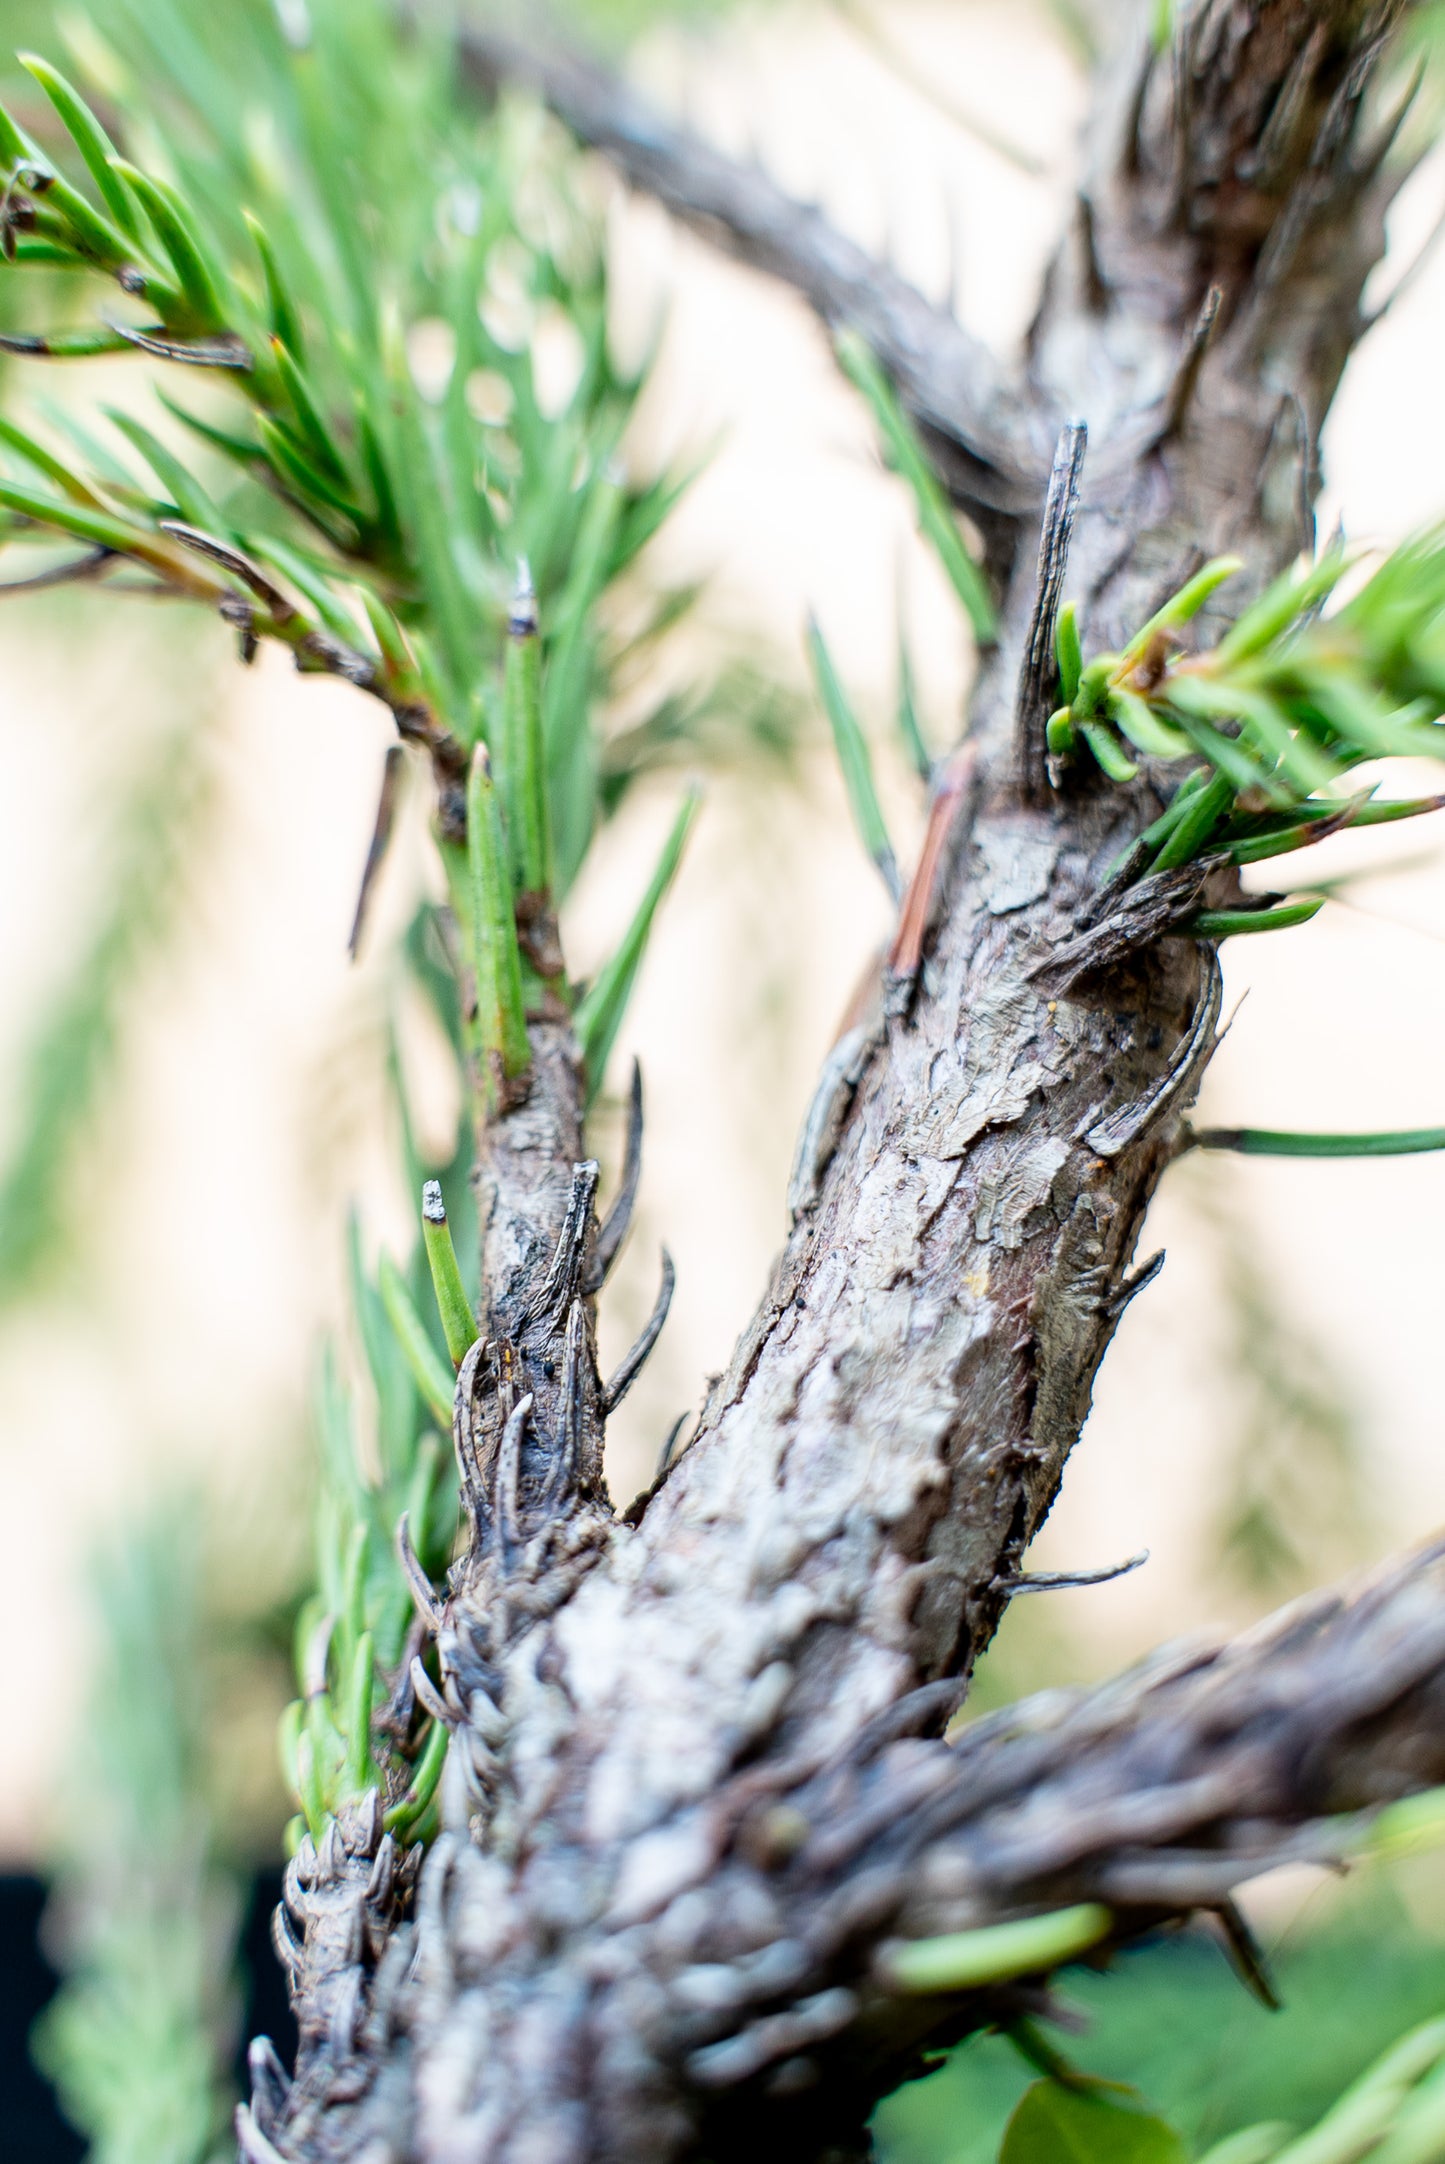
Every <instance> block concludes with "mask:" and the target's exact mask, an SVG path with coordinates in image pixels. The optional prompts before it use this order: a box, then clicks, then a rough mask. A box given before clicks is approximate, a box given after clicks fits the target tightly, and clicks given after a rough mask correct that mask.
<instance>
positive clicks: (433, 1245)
mask: <svg viewBox="0 0 1445 2164" xmlns="http://www.w3.org/2000/svg"><path fill="white" fill-rule="evenodd" d="M421 1235H422V1241H423V1244H424V1245H425V1247H426V1259H427V1263H428V1265H429V1266H430V1269H431V1281H432V1289H433V1291H434V1292H435V1293H436V1302H437V1312H438V1314H439V1315H440V1316H441V1319H442V1335H443V1336H444V1337H445V1339H446V1341H447V1351H448V1353H449V1354H450V1355H451V1363H452V1366H453V1367H454V1368H459V1367H460V1366H461V1364H462V1362H463V1360H465V1359H466V1356H467V1354H468V1353H469V1352H470V1351H471V1349H472V1347H473V1345H475V1343H476V1341H477V1320H476V1317H475V1315H473V1313H472V1304H471V1301H470V1300H469V1299H468V1298H467V1293H466V1287H465V1286H464V1285H463V1283H462V1273H461V1267H460V1265H459V1264H458V1262H457V1251H456V1249H455V1247H454V1246H453V1245H452V1229H451V1226H450V1225H449V1224H448V1223H447V1207H446V1204H445V1203H444V1202H443V1201H442V1190H441V1182H440V1180H428V1181H427V1183H426V1185H425V1187H423V1189H422V1191H421Z"/></svg>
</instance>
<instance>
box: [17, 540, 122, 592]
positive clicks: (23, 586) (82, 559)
mask: <svg viewBox="0 0 1445 2164" xmlns="http://www.w3.org/2000/svg"><path fill="white" fill-rule="evenodd" d="M114 557H115V550H114V549H107V548H98V549H92V550H91V551H90V553H89V554H88V555H86V556H77V557H75V558H74V559H73V560H72V561H71V562H70V563H65V564H56V565H55V566H54V568H53V569H51V570H49V571H36V572H34V573H32V574H31V576H30V577H29V578H24V579H0V598H3V596H4V595H6V594H38V593H41V592H43V591H44V589H45V588H46V587H47V586H76V585H79V584H80V583H81V581H82V580H84V579H93V578H95V577H96V576H97V575H98V574H99V573H100V572H101V571H103V570H104V569H105V566H106V565H107V564H108V563H110V562H112V561H113V560H114Z"/></svg>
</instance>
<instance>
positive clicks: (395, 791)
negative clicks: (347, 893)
mask: <svg viewBox="0 0 1445 2164" xmlns="http://www.w3.org/2000/svg"><path fill="white" fill-rule="evenodd" d="M405 767H406V753H405V752H404V751H403V750H402V748H401V746H400V744H388V745H387V747H386V761H385V764H384V765H383V767H382V770H381V794H380V796H379V797H378V798H377V804H376V818H375V821H374V822H373V825H372V830H371V842H370V844H369V846H368V848H367V852H366V862H365V864H364V865H363V867H362V872H361V886H360V889H359V890H358V893H357V896H356V913H355V915H354V916H353V917H352V920H351V936H350V938H349V939H348V940H347V942H346V951H347V953H348V954H349V955H350V956H351V959H352V961H353V962H354V961H355V960H356V957H357V955H358V953H359V952H360V950H361V935H362V933H363V932H364V931H365V929H366V917H367V909H368V906H369V904H370V901H371V894H372V889H373V888H374V886H375V885H376V878H377V874H378V872H379V871H380V870H381V867H382V865H383V863H384V862H385V861H386V852H387V850H388V848H389V847H390V846H391V836H392V830H393V828H394V827H395V825H396V807H397V804H398V803H399V801H400V797H401V781H402V774H403V772H404V771H405Z"/></svg>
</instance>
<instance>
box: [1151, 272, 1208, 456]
mask: <svg viewBox="0 0 1445 2164" xmlns="http://www.w3.org/2000/svg"><path fill="white" fill-rule="evenodd" d="M1223 300H1224V288H1223V287H1222V286H1217V285H1214V286H1211V287H1210V288H1209V291H1208V292H1207V293H1206V294H1205V296H1204V305H1203V306H1202V307H1201V309H1200V311H1199V314H1198V316H1197V317H1196V319H1195V323H1194V328H1193V330H1191V332H1190V333H1189V339H1188V343H1187V344H1186V346H1185V348H1184V352H1183V355H1182V357H1181V359H1180V362H1179V366H1178V368H1177V369H1176V371H1175V374H1174V381H1173V382H1172V383H1171V384H1170V386H1169V390H1168V393H1167V395H1166V397H1165V400H1164V416H1163V419H1162V420H1161V422H1160V424H1159V435H1158V441H1159V442H1160V443H1167V442H1168V440H1169V438H1170V437H1171V436H1176V435H1177V434H1178V433H1179V429H1180V426H1181V425H1182V423H1183V420H1184V416H1185V414H1186V413H1187V412H1188V411H1189V405H1190V401H1191V400H1192V399H1193V397H1194V389H1195V385H1196V384H1197V383H1198V381H1199V371H1200V369H1201V368H1202V367H1203V366H1204V356H1205V354H1206V353H1208V351H1209V348H1210V346H1211V345H1212V343H1213V341H1214V328H1215V325H1216V324H1217V323H1218V321H1219V310H1220V306H1221V304H1222V303H1223Z"/></svg>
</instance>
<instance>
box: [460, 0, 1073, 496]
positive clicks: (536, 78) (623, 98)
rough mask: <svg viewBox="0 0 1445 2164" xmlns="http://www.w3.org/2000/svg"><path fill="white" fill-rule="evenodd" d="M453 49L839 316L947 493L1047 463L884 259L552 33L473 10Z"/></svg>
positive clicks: (1044, 452) (972, 345) (757, 265)
mask: <svg viewBox="0 0 1445 2164" xmlns="http://www.w3.org/2000/svg"><path fill="white" fill-rule="evenodd" d="M459 50H460V54H461V59H462V65H463V66H464V68H465V70H466V72H467V74H468V76H469V77H470V78H471V80H472V81H473V82H474V83H475V84H477V85H478V86H479V87H480V88H482V89H485V90H487V91H491V90H493V89H495V87H496V86H497V85H498V84H500V83H507V82H512V83H522V84H525V85H526V86H527V87H528V88H530V89H532V90H534V91H535V92H536V93H537V95H538V96H539V97H540V98H541V99H542V100H543V101H544V103H545V104H547V105H548V106H550V108H551V109H552V111H553V112H554V113H556V114H557V116H558V117H559V119H561V120H562V121H564V122H565V123H566V125H567V126H568V128H570V129H571V131H572V133H573V134H574V135H575V136H577V138H578V140H579V141H581V142H584V143H587V144H589V145H590V146H591V147H592V148H594V149H596V150H598V151H600V152H601V153H602V155H603V156H604V157H605V158H607V159H608V160H609V161H610V162H611V163H612V164H613V165H615V166H616V167H617V169H618V171H619V172H620V173H621V174H622V175H623V177H624V179H626V180H627V181H628V183H629V184H630V185H631V186H632V187H634V188H637V189H639V190H640V191H641V192H642V193H643V194H646V195H651V196H653V197H655V198H656V200H657V201H658V202H659V203H661V204H662V205H663V206H664V207H665V208H666V209H667V210H670V211H671V212H672V213H673V215H674V216H675V217H678V218H681V219H682V220H683V221H684V222H685V223H686V224H688V225H691V226H695V227H696V228H698V230H699V231H701V232H702V233H704V234H705V235H706V236H707V237H708V238H709V239H711V240H714V241H716V242H718V243H719V244H720V245H722V246H723V247H724V248H726V249H727V251H728V253H729V254H731V255H734V256H737V257H738V258H739V259H740V260H741V261H742V262H744V263H747V264H750V265H751V266H752V267H753V268H754V269H756V270H762V271H766V272H767V273H768V274H769V275H770V276H772V277H774V278H780V279H782V280H783V282H784V283H785V284H786V285H790V286H792V287H794V288H795V290H796V291H798V292H799V293H801V294H802V296H803V298H804V299H805V300H806V301H807V302H808V303H809V304H810V306H811V307H813V308H814V309H815V310H816V311H817V313H818V315H819V316H821V318H822V320H823V321H824V323H826V324H827V325H828V326H829V328H830V329H835V330H836V329H841V328H842V327H844V326H845V325H846V326H847V327H848V328H849V329H851V330H855V331H857V332H858V333H859V335H860V336H861V337H863V338H864V339H865V340H866V341H867V343H868V344H869V345H870V346H871V347H872V349H873V351H874V352H875V353H876V354H877V356H878V358H879V360H880V361H881V362H882V363H883V366H884V367H885V368H886V369H887V371H888V373H889V375H890V376H891V377H892V378H893V381H894V383H895V384H896V386H897V389H898V393H899V396H900V397H901V399H902V400H903V403H904V405H905V406H906V407H907V409H908V411H909V412H910V414H911V415H912V416H913V418H914V420H915V421H916V422H917V423H918V425H919V426H920V427H921V428H922V429H923V430H924V431H925V432H926V434H927V435H929V436H930V437H931V438H932V439H934V440H935V448H936V449H937V450H938V453H939V463H940V465H941V467H942V468H943V470H944V473H945V476H946V478H947V480H948V483H949V485H950V487H951V488H952V489H953V491H954V493H955V494H956V495H957V496H958V498H959V499H960V500H961V501H966V502H969V503H972V504H976V505H978V506H979V507H980V508H982V509H984V510H985V511H989V512H994V513H997V512H1000V511H1002V512H1006V513H1018V512H1021V511H1030V510H1032V509H1033V507H1034V505H1035V504H1036V503H1037V501H1038V499H1039V497H1040V495H1041V493H1042V490H1043V486H1044V483H1045V481H1046V479H1047V476H1048V452H1049V448H1050V446H1051V438H1046V439H1045V440H1044V441H1042V442H1041V441H1040V440H1039V439H1038V437H1037V432H1036V428H1035V424H1034V421H1033V417H1032V413H1031V410H1030V407H1029V405H1028V403H1027V402H1026V401H1025V400H1024V399H1022V398H1021V397H1020V395H1019V390H1018V387H1017V386H1016V384H1015V383H1014V382H1013V381H1012V380H1011V379H1010V377H1009V375H1008V374H1007V372H1006V371H1005V370H1003V369H1002V368H1001V367H1000V365H999V363H998V361H997V360H996V359H995V358H994V356H993V355H992V354H991V353H990V352H989V351H988V349H987V348H986V347H985V346H983V345H982V344H980V342H979V341H978V340H977V339H975V338H973V337H971V336H970V335H969V333H968V332H967V331H965V330H964V329H963V328H962V326H961V325H960V324H959V323H958V321H957V319H956V318H955V317H954V316H953V314H952V313H951V312H950V311H948V310H946V309H942V308H938V307H935V305H934V304H933V303H932V302H931V301H929V300H926V299H925V298H924V296H923V295H922V294H921V293H920V292H919V291H918V290H917V288H916V287H915V286H912V285H910V284H909V282H908V281H907V279H905V278H903V277H901V276H900V274H899V273H898V272H897V271H895V270H894V269H893V268H892V266H891V265H890V264H887V263H880V262H879V261H878V260H877V259H876V258H875V257H873V256H870V255H869V254H868V253H867V251H866V250H865V249H863V248H860V247H859V246H858V245H857V243H856V242H854V241H851V240H849V239H848V238H847V236H846V235H845V234H843V233H840V232H839V231H838V229H837V227H836V226H834V225H833V224H832V223H831V222H830V221H829V220H828V218H827V217H825V215H824V214H823V212H822V211H821V210H818V209H817V208H815V207H814V206H812V205H810V204H804V203H799V202H797V201H795V200H794V198H793V197H791V196H789V195H788V194H787V193H786V192H785V191H784V190H783V189H781V188H779V187H778V185H777V184H776V182H775V181H772V180H770V179H769V178H768V176H767V174H766V173H765V172H763V170H762V169H761V167H759V166H747V165H741V164H739V163H738V162H737V161H736V160H735V159H732V158H730V157H728V156H727V155H726V154H725V153H724V152H722V151H719V150H715V149H714V148H713V147H712V146H711V145H710V144H708V143H705V142H703V141H702V140H701V138H700V137H698V136H696V135H693V134H690V133H689V132H688V131H687V130H686V129H683V128H678V127H674V126H672V125H671V124H670V123H669V122H668V121H666V120H664V119H663V118H662V117H661V115H660V114H658V113H657V112H656V111H655V109H654V108H653V107H651V106H650V105H649V104H648V103H647V102H646V100H645V99H643V98H642V97H641V96H639V95H638V93H637V92H636V91H634V90H633V89H632V88H631V87H630V86H629V85H628V84H626V83H624V82H623V81H622V80H621V79H620V78H619V77H617V76H615V75H613V74H611V73H609V72H608V70H606V69H605V68H602V67H599V66H597V65H595V64H594V63H592V62H591V61H589V60H586V59H585V58H583V57H582V56H581V55H580V54H578V53H576V52H571V51H567V50H565V49H563V48H561V47H559V46H557V45H555V44H547V45H544V44H542V43H540V42H534V41H532V40H530V39H528V40H523V39H520V38H516V37H512V36H509V35H508V34H507V33H506V32H505V31H503V30H501V29H499V28H497V27H496V26H495V25H493V24H488V23H479V22H473V23H469V24H467V25H466V27H465V28H464V29H463V31H462V33H461V38H460V45H459Z"/></svg>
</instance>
